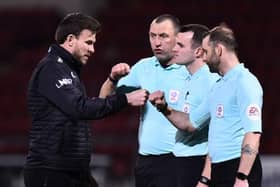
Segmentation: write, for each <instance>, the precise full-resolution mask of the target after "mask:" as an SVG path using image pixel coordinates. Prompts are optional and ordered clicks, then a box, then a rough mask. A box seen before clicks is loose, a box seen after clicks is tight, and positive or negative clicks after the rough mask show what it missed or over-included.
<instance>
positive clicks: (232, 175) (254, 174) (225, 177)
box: [211, 155, 262, 187]
mask: <svg viewBox="0 0 280 187" xmlns="http://www.w3.org/2000/svg"><path fill="white" fill-rule="evenodd" d="M239 162H240V158H236V159H232V160H228V161H225V162H221V163H213V164H212V165H211V181H212V185H211V187H229V186H233V185H234V183H235V179H236V174H237V171H238V167H239ZM261 182H262V166H261V161H260V158H259V156H258V155H257V157H256V159H255V162H254V165H253V167H252V169H251V172H250V174H249V176H248V183H249V186H250V187H261Z"/></svg>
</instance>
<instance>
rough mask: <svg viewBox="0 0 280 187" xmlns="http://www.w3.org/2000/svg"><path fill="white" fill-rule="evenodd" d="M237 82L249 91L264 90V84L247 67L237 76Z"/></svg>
mask: <svg viewBox="0 0 280 187" xmlns="http://www.w3.org/2000/svg"><path fill="white" fill-rule="evenodd" d="M237 84H238V86H239V88H242V89H245V90H247V91H248V92H249V91H251V92H262V86H261V84H260V82H259V80H258V78H257V77H256V76H255V75H254V74H253V73H251V72H250V71H249V70H248V69H247V68H245V69H243V70H242V71H240V73H239V75H238V76H237Z"/></svg>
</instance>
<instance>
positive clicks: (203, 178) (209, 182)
mask: <svg viewBox="0 0 280 187" xmlns="http://www.w3.org/2000/svg"><path fill="white" fill-rule="evenodd" d="M199 182H201V183H202V184H205V185H207V186H210V184H211V180H210V179H208V178H207V177H204V176H201V177H200V179H199Z"/></svg>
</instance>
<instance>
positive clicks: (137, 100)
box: [126, 89, 149, 106]
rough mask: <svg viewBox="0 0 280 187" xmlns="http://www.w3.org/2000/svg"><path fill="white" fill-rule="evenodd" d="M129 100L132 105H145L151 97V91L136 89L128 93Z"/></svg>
mask: <svg viewBox="0 0 280 187" xmlns="http://www.w3.org/2000/svg"><path fill="white" fill-rule="evenodd" d="M126 97H127V102H128V104H129V105H131V106H143V105H145V103H146V102H147V100H148V98H149V92H148V91H147V90H145V89H140V90H136V91H133V92H130V93H127V94H126Z"/></svg>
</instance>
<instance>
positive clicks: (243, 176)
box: [236, 172, 248, 181]
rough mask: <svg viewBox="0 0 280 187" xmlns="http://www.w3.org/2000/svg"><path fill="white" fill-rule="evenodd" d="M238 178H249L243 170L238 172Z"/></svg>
mask: <svg viewBox="0 0 280 187" xmlns="http://www.w3.org/2000/svg"><path fill="white" fill-rule="evenodd" d="M236 178H238V179H240V180H242V181H244V180H246V179H248V175H245V174H244V173H242V172H237V175H236Z"/></svg>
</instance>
